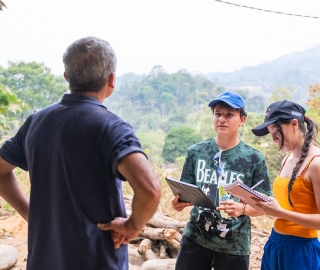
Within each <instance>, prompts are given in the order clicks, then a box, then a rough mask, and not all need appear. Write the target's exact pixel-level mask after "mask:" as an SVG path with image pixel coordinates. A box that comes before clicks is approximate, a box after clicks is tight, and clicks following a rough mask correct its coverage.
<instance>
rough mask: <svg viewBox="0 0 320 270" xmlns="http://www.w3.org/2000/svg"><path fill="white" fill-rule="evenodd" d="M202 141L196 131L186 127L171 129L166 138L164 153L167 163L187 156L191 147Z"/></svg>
mask: <svg viewBox="0 0 320 270" xmlns="http://www.w3.org/2000/svg"><path fill="white" fill-rule="evenodd" d="M200 140H201V136H200V135H199V134H198V133H197V132H196V130H194V129H191V128H189V127H184V126H181V127H177V128H171V129H170V130H169V131H168V133H167V135H166V137H165V143H164V147H163V152H162V156H163V157H164V160H165V162H168V163H172V162H175V160H176V158H177V157H180V156H183V155H185V153H186V150H187V148H188V147H189V146H190V145H192V144H195V143H197V142H199V141H200Z"/></svg>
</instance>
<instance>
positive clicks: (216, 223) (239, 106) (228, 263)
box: [172, 91, 272, 270]
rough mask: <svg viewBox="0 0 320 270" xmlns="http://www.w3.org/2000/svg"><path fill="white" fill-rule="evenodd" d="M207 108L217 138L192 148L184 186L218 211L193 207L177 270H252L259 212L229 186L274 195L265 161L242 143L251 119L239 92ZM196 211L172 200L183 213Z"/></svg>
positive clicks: (179, 254) (185, 172)
mask: <svg viewBox="0 0 320 270" xmlns="http://www.w3.org/2000/svg"><path fill="white" fill-rule="evenodd" d="M208 106H209V107H210V108H211V110H212V113H213V128H214V130H215V132H216V137H215V138H211V139H209V140H206V141H203V142H199V143H197V144H195V145H192V146H190V147H189V148H188V150H187V153H186V158H185V163H184V166H183V170H182V174H181V179H180V180H181V181H184V182H187V183H191V184H194V185H197V186H199V187H200V188H201V189H202V190H203V191H204V192H205V194H206V195H207V196H208V197H209V198H210V199H211V200H212V201H213V202H214V204H215V205H216V206H217V207H216V209H208V208H203V207H198V206H194V207H193V209H192V210H191V212H190V221H189V222H188V223H187V225H186V226H185V229H184V232H183V237H182V241H181V245H180V249H179V252H178V256H177V261H176V269H177V270H194V269H199V270H200V269H201V270H211V269H212V267H213V268H214V269H215V270H234V269H237V270H248V269H249V255H250V242H251V241H250V240H251V219H250V217H249V216H259V215H262V214H263V213H262V212H259V211H257V210H255V209H254V208H252V207H251V206H249V205H246V204H244V203H242V202H240V201H239V200H238V199H236V198H234V197H232V196H231V195H229V194H228V193H227V192H226V191H225V190H224V188H223V187H224V186H225V185H227V184H231V183H232V182H234V181H236V180H240V181H242V182H243V183H244V184H246V185H247V186H253V185H255V184H257V183H258V182H259V181H261V180H262V179H264V181H263V182H262V184H260V185H258V186H257V188H256V190H258V191H259V192H261V193H264V194H266V195H272V193H271V187H270V182H269V174H268V169H267V165H266V161H265V158H264V156H263V155H262V154H261V153H260V152H259V151H258V150H256V149H254V148H253V147H251V146H249V145H247V144H245V143H244V142H243V141H241V140H240V139H239V134H238V130H239V128H240V127H241V126H242V125H244V123H245V121H246V117H247V114H246V112H245V102H244V100H243V98H242V97H241V96H240V95H239V94H237V93H235V92H229V91H227V92H223V93H221V94H220V95H218V96H217V97H216V98H215V99H213V100H212V101H211V102H210V103H209V104H208ZM188 206H191V204H190V203H189V202H179V195H177V196H176V197H175V198H174V199H173V200H172V207H173V209H175V210H176V211H181V210H183V209H184V208H185V207H188Z"/></svg>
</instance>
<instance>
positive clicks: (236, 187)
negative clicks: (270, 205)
mask: <svg viewBox="0 0 320 270" xmlns="http://www.w3.org/2000/svg"><path fill="white" fill-rule="evenodd" d="M224 190H225V191H227V192H228V193H230V194H231V195H233V196H234V197H236V198H238V199H239V200H241V201H243V202H245V203H247V204H249V205H250V206H252V207H253V208H255V209H257V210H259V211H260V210H261V209H259V208H258V207H257V206H256V202H255V201H254V200H253V199H252V198H251V197H255V198H257V199H258V200H260V201H263V202H269V199H268V198H266V197H264V196H263V195H261V194H260V193H259V192H257V191H255V190H254V189H252V188H250V187H248V186H247V185H245V184H244V183H242V182H241V181H239V180H236V181H235V182H233V183H232V184H229V185H225V186H224Z"/></svg>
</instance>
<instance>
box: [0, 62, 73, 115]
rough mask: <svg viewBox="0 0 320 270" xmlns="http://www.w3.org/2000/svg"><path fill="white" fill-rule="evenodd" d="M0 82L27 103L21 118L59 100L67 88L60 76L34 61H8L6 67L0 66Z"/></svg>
mask: <svg viewBox="0 0 320 270" xmlns="http://www.w3.org/2000/svg"><path fill="white" fill-rule="evenodd" d="M0 83H2V84H3V85H5V86H7V87H9V88H10V89H11V90H12V91H13V92H14V93H15V94H16V95H17V97H18V98H19V99H21V100H22V101H23V102H25V103H27V104H28V105H29V108H30V109H29V110H25V111H24V115H23V116H22V117H21V118H26V116H28V115H29V114H30V113H33V112H35V111H37V110H39V109H41V108H44V107H46V106H48V105H50V104H52V103H53V102H57V101H59V99H60V98H61V96H62V94H63V93H65V92H66V91H67V89H68V87H67V83H66V82H65V80H64V78H63V77H62V76H54V75H53V74H52V73H51V70H50V69H49V68H47V67H45V66H44V64H40V63H36V62H31V63H26V62H18V63H13V62H9V66H8V68H7V69H4V68H3V67H0Z"/></svg>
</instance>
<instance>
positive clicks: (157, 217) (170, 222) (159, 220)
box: [148, 212, 186, 230]
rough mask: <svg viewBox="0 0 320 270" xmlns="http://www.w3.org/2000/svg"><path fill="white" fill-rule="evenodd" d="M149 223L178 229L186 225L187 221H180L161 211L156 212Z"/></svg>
mask: <svg viewBox="0 0 320 270" xmlns="http://www.w3.org/2000/svg"><path fill="white" fill-rule="evenodd" d="M148 224H149V225H151V226H153V227H156V228H171V229H176V230H179V229H180V228H184V227H185V226H186V222H181V221H178V220H176V219H173V218H170V217H168V216H166V215H164V214H161V213H159V212H156V213H155V214H154V215H153V217H152V218H151V219H150V220H149V221H148Z"/></svg>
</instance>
